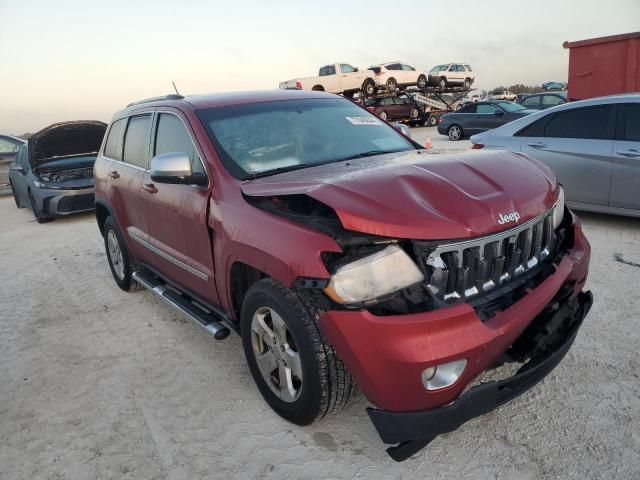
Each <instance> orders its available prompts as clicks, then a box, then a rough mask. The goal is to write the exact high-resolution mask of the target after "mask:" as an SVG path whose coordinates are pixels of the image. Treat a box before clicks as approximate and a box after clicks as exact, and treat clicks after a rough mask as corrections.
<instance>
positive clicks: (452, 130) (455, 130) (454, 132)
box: [447, 125, 462, 142]
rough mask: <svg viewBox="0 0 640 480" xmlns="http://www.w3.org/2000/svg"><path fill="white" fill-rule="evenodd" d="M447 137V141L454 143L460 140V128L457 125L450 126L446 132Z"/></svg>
mask: <svg viewBox="0 0 640 480" xmlns="http://www.w3.org/2000/svg"><path fill="white" fill-rule="evenodd" d="M447 135H449V140H452V141H454V142H456V141H458V140H460V139H461V138H462V128H460V127H459V126H458V125H451V126H450V127H449V130H448V131H447Z"/></svg>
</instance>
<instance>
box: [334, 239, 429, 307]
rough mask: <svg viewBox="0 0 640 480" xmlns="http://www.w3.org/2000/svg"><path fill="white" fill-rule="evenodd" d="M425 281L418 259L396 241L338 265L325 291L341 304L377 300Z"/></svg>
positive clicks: (373, 301)
mask: <svg viewBox="0 0 640 480" xmlns="http://www.w3.org/2000/svg"><path fill="white" fill-rule="evenodd" d="M422 281H424V275H423V274H422V272H421V271H420V269H419V268H418V266H417V265H416V264H415V262H414V261H413V260H412V259H411V258H410V257H409V255H407V254H406V253H405V251H404V250H403V249H402V248H400V247H399V246H397V245H390V246H388V247H386V248H385V249H383V250H379V251H377V252H375V253H373V254H370V255H367V256H365V257H362V258H360V259H358V260H355V261H353V262H350V263H347V264H345V265H342V266H340V267H338V268H337V269H336V270H335V272H334V273H333V275H331V279H330V280H329V284H328V285H327V287H326V288H325V289H324V291H325V293H326V294H327V295H328V296H329V297H330V298H331V299H332V300H333V301H335V302H337V303H341V304H353V303H375V302H376V301H377V299H378V298H380V297H384V296H386V295H389V294H391V293H395V292H397V291H399V290H402V289H404V288H407V287H409V286H411V285H414V284H416V283H419V282H422Z"/></svg>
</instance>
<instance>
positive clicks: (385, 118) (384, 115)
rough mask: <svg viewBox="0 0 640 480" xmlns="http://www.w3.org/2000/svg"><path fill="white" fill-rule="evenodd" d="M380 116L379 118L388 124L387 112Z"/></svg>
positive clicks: (381, 113)
mask: <svg viewBox="0 0 640 480" xmlns="http://www.w3.org/2000/svg"><path fill="white" fill-rule="evenodd" d="M378 116H379V117H380V118H381V119H382V120H384V121H385V122H386V121H387V120H388V118H389V115H387V112H380V113H379V114H378Z"/></svg>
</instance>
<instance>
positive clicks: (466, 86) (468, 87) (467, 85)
mask: <svg viewBox="0 0 640 480" xmlns="http://www.w3.org/2000/svg"><path fill="white" fill-rule="evenodd" d="M463 87H464V89H465V90H469V89H470V88H471V80H469V79H468V78H465V79H464V83H463Z"/></svg>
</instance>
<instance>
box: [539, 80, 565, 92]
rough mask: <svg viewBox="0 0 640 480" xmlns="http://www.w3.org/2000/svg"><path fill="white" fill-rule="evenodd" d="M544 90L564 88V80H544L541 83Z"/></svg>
mask: <svg viewBox="0 0 640 480" xmlns="http://www.w3.org/2000/svg"><path fill="white" fill-rule="evenodd" d="M542 88H543V89H544V90H566V88H567V84H566V82H545V83H543V84H542Z"/></svg>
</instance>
